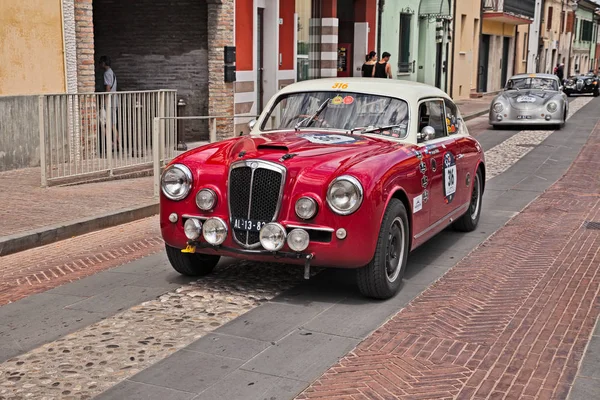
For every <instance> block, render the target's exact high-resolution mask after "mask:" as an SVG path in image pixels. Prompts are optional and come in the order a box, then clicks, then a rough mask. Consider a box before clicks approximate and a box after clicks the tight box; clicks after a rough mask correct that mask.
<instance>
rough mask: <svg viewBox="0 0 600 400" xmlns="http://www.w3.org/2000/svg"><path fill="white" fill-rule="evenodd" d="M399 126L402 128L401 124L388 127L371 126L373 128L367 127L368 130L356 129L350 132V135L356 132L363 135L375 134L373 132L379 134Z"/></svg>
mask: <svg viewBox="0 0 600 400" xmlns="http://www.w3.org/2000/svg"><path fill="white" fill-rule="evenodd" d="M397 126H400V124H394V125H386V126H371V127H367V128H354V129H351V130H350V133H351V134H352V133H354V132H356V131H361V132H362V133H373V132H377V131H383V130H386V129H392V128H395V127H397Z"/></svg>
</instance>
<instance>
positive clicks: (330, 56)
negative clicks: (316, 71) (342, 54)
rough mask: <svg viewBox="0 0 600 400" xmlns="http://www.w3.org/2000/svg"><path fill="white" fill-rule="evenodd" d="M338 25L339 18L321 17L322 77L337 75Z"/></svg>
mask: <svg viewBox="0 0 600 400" xmlns="http://www.w3.org/2000/svg"><path fill="white" fill-rule="evenodd" d="M338 26H339V20H338V19H337V18H322V19H321V77H322V78H327V77H335V76H337V66H338V65H337V64H338Z"/></svg>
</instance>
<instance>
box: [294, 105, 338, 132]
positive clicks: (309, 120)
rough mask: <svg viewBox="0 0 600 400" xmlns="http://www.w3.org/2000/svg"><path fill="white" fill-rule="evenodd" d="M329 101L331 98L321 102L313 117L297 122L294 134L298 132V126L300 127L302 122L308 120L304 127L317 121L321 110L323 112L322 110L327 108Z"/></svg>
mask: <svg viewBox="0 0 600 400" xmlns="http://www.w3.org/2000/svg"><path fill="white" fill-rule="evenodd" d="M330 101H331V98H329V99H327V100H325V101H324V102H323V104H321V105H320V106H319V109H318V110H317V111H316V112H315V113H314V114H313V115H311V116H310V117H308V118H304V119H303V120H302V121H299V122H298V123H297V124H296V125H295V126H294V130H295V131H296V132H298V130H299V129H300V126H301V125H302V124H303V123H304V121H306V120H308V123H307V124H306V127H308V126H310V124H312V122H313V121H314V120H315V119H317V117H318V116H319V115H321V113H322V112H323V110H324V109H325V108H326V107H327V105H328V104H329V102H330Z"/></svg>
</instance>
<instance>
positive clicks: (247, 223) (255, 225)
mask: <svg viewBox="0 0 600 400" xmlns="http://www.w3.org/2000/svg"><path fill="white" fill-rule="evenodd" d="M266 224H267V223H266V222H264V221H251V220H248V219H244V218H234V219H233V220H232V221H231V225H233V229H237V230H240V231H250V232H260V230H261V229H262V227H263V226H265V225H266Z"/></svg>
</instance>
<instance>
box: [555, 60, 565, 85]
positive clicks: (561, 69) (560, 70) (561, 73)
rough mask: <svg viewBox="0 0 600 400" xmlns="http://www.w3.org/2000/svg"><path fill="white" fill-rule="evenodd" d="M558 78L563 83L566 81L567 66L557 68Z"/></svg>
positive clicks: (560, 65)
mask: <svg viewBox="0 0 600 400" xmlns="http://www.w3.org/2000/svg"><path fill="white" fill-rule="evenodd" d="M556 76H558V79H560V82H561V83H562V81H563V79H565V64H558V66H557V67H556Z"/></svg>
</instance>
